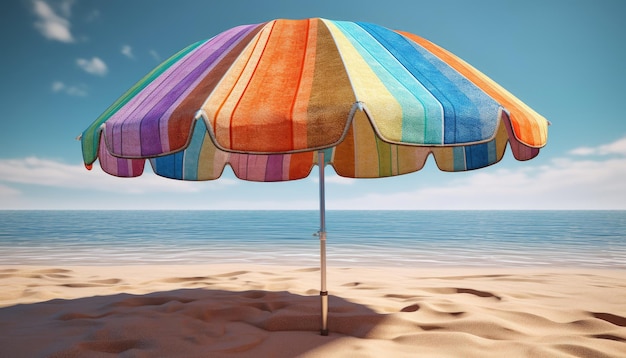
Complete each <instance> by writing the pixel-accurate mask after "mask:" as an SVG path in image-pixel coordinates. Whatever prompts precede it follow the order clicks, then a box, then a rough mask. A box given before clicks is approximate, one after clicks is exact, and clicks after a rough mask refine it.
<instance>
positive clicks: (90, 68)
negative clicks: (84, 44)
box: [76, 57, 108, 76]
mask: <svg viewBox="0 0 626 358" xmlns="http://www.w3.org/2000/svg"><path fill="white" fill-rule="evenodd" d="M76 64H78V66H79V67H80V68H82V69H83V70H85V72H87V73H91V74H92V75H98V76H104V75H106V74H107V72H108V68H107V65H106V63H104V61H102V60H101V59H100V58H99V57H93V58H92V59H91V60H87V59H84V58H79V59H77V60H76Z"/></svg>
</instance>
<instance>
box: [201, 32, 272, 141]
mask: <svg viewBox="0 0 626 358" xmlns="http://www.w3.org/2000/svg"><path fill="white" fill-rule="evenodd" d="M267 25H268V24H265V25H262V26H260V28H262V29H261V31H260V32H259V33H257V34H256V35H255V39H254V44H253V45H252V46H251V50H248V49H246V50H245V51H244V52H243V53H242V54H241V56H246V57H245V63H244V64H243V66H242V65H240V64H238V62H239V61H240V59H241V58H243V57H238V58H237V60H236V61H235V62H233V64H232V65H231V66H230V69H229V70H228V72H227V73H226V75H225V78H226V79H228V81H225V82H226V84H224V83H219V84H218V85H217V86H216V89H215V91H214V92H212V93H211V95H210V96H209V98H208V99H207V101H206V102H205V104H204V105H203V108H204V110H205V111H206V112H207V114H208V115H209V117H211V115H212V119H213V130H214V133H215V138H216V140H217V142H218V143H219V144H220V145H221V146H223V147H225V148H228V149H232V139H231V133H230V131H231V130H230V127H231V126H230V122H231V115H229V114H225V115H228V116H229V117H228V121H229V124H228V125H225V124H224V123H222V125H223V127H222V128H224V127H228V136H227V138H224V137H225V136H224V134H225V132H226V129H225V128H224V129H221V130H220V127H219V126H218V122H224V120H225V119H226V118H224V119H220V114H221V112H222V111H223V110H224V108H225V106H226V104H229V105H230V106H232V104H231V103H230V102H231V100H230V99H231V96H232V95H233V92H234V91H235V89H238V91H239V87H240V86H238V84H239V82H241V81H242V78H243V76H244V74H247V73H248V71H246V69H247V68H248V65H249V64H250V61H251V59H252V58H253V57H254V56H253V55H254V52H255V49H256V47H257V46H258V44H259V41H260V40H261V37H262V36H261V34H262V33H263V30H264V29H265V27H266V26H267ZM235 70H239V73H237V74H236V79H234V80H232V79H231V78H230V77H231V76H230V75H232V74H234V73H233V72H234V71H235ZM228 86H230V88H228ZM246 86H247V83H246ZM237 100H239V98H237ZM218 101H220V102H218ZM217 103H219V105H218V104H217ZM212 107H213V108H215V107H217V108H216V109H215V111H212V110H211V108H212ZM229 108H230V107H229ZM231 114H232V111H231ZM226 139H227V140H228V142H225V140H226Z"/></svg>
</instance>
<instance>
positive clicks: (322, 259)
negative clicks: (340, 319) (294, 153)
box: [317, 150, 328, 336]
mask: <svg viewBox="0 0 626 358" xmlns="http://www.w3.org/2000/svg"><path fill="white" fill-rule="evenodd" d="M317 158H318V159H317V160H318V167H319V172H320V190H319V191H320V231H319V232H318V234H319V237H320V275H321V286H322V287H321V289H320V298H321V304H322V329H321V334H322V336H327V335H328V291H327V290H326V199H325V197H326V194H325V192H324V164H325V162H324V152H323V151H321V150H320V151H318V152H317Z"/></svg>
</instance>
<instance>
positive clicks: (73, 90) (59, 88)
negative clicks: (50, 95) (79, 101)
mask: <svg viewBox="0 0 626 358" xmlns="http://www.w3.org/2000/svg"><path fill="white" fill-rule="evenodd" d="M52 92H54V93H65V94H67V95H70V96H77V97H84V96H87V89H86V88H85V86H84V85H80V86H68V85H66V84H65V83H63V82H61V81H55V82H53V83H52Z"/></svg>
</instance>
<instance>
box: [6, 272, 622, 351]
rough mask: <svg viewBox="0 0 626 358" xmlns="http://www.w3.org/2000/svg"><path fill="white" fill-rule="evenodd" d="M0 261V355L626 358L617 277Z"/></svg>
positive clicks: (619, 276)
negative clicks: (323, 317) (325, 299)
mask: <svg viewBox="0 0 626 358" xmlns="http://www.w3.org/2000/svg"><path fill="white" fill-rule="evenodd" d="M328 275H329V279H328V289H329V291H330V299H329V302H330V313H329V321H328V325H329V329H330V332H331V333H330V335H329V336H327V337H324V336H321V335H320V334H319V326H320V315H319V309H320V308H319V307H320V303H319V296H318V294H319V270H318V269H316V268H309V267H302V268H299V267H287V266H282V267H281V266H265V265H247V264H246V265H202V266H191V265H190V266H167V265H161V266H141V265H137V266H124V267H122V266H99V267H96V266H71V267H69V266H68V267H63V266H58V267H57V266H54V267H46V266H17V265H16V266H0V285H1V292H0V357H114V356H121V357H156V356H158V357H169V356H172V357H296V356H297V357H415V356H419V357H626V271H623V270H606V269H603V270H594V269H557V268H542V269H526V268H525V269H520V268H517V269H516V268H510V269H507V268H436V269H425V268H419V269H408V268H392V269H385V268H373V267H372V268H362V267H360V268H340V267H330V268H329V270H328Z"/></svg>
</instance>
